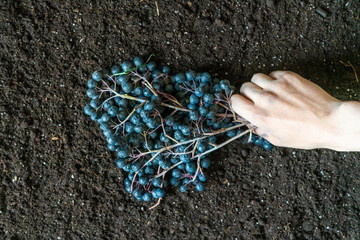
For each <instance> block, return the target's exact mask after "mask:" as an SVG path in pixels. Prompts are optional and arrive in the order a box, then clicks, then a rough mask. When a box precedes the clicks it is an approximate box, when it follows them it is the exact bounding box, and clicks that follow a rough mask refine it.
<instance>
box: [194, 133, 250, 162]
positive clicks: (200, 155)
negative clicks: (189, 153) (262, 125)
mask: <svg viewBox="0 0 360 240" xmlns="http://www.w3.org/2000/svg"><path fill="white" fill-rule="evenodd" d="M255 128H256V127H251V128H249V129H247V130H246V131H244V132H242V133H240V134H238V135H236V136H234V137H232V138H230V139H228V140H226V141H225V142H223V143H221V144H219V145H216V146H215V147H214V148H212V149H209V150H207V151H205V152H203V153H201V154H198V155H196V156H195V157H194V158H196V157H202V156H204V155H206V154H209V153H211V152H213V151H215V150H217V149H219V148H221V147H223V146H225V145H227V144H229V143H231V142H232V141H234V140H236V139H238V138H239V137H241V136H243V135H245V134H247V133H250V134H251V135H252V133H253V131H254V130H255Z"/></svg>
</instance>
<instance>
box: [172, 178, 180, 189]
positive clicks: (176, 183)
mask: <svg viewBox="0 0 360 240" xmlns="http://www.w3.org/2000/svg"><path fill="white" fill-rule="evenodd" d="M170 184H171V185H172V186H174V187H177V186H179V185H180V179H178V178H174V177H172V178H170Z"/></svg>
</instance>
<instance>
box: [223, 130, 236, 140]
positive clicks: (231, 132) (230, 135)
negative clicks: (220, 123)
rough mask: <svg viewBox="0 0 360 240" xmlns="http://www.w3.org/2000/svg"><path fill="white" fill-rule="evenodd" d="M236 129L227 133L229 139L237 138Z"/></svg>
mask: <svg viewBox="0 0 360 240" xmlns="http://www.w3.org/2000/svg"><path fill="white" fill-rule="evenodd" d="M236 131H237V130H236V129H233V130H229V131H227V132H226V135H227V136H228V137H229V138H232V137H235V136H236Z"/></svg>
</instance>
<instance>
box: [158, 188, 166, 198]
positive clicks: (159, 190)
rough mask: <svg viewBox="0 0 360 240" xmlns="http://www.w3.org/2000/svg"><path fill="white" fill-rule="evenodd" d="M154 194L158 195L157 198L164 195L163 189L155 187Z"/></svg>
mask: <svg viewBox="0 0 360 240" xmlns="http://www.w3.org/2000/svg"><path fill="white" fill-rule="evenodd" d="M156 195H158V197H159V198H161V197H164V196H165V190H164V189H162V188H158V189H156Z"/></svg>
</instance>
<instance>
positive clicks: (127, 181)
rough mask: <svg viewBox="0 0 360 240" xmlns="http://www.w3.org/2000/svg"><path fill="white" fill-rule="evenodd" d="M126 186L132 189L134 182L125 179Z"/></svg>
mask: <svg viewBox="0 0 360 240" xmlns="http://www.w3.org/2000/svg"><path fill="white" fill-rule="evenodd" d="M124 184H125V186H126V187H127V186H129V187H131V184H132V181H131V180H130V179H129V178H125V180H124Z"/></svg>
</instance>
